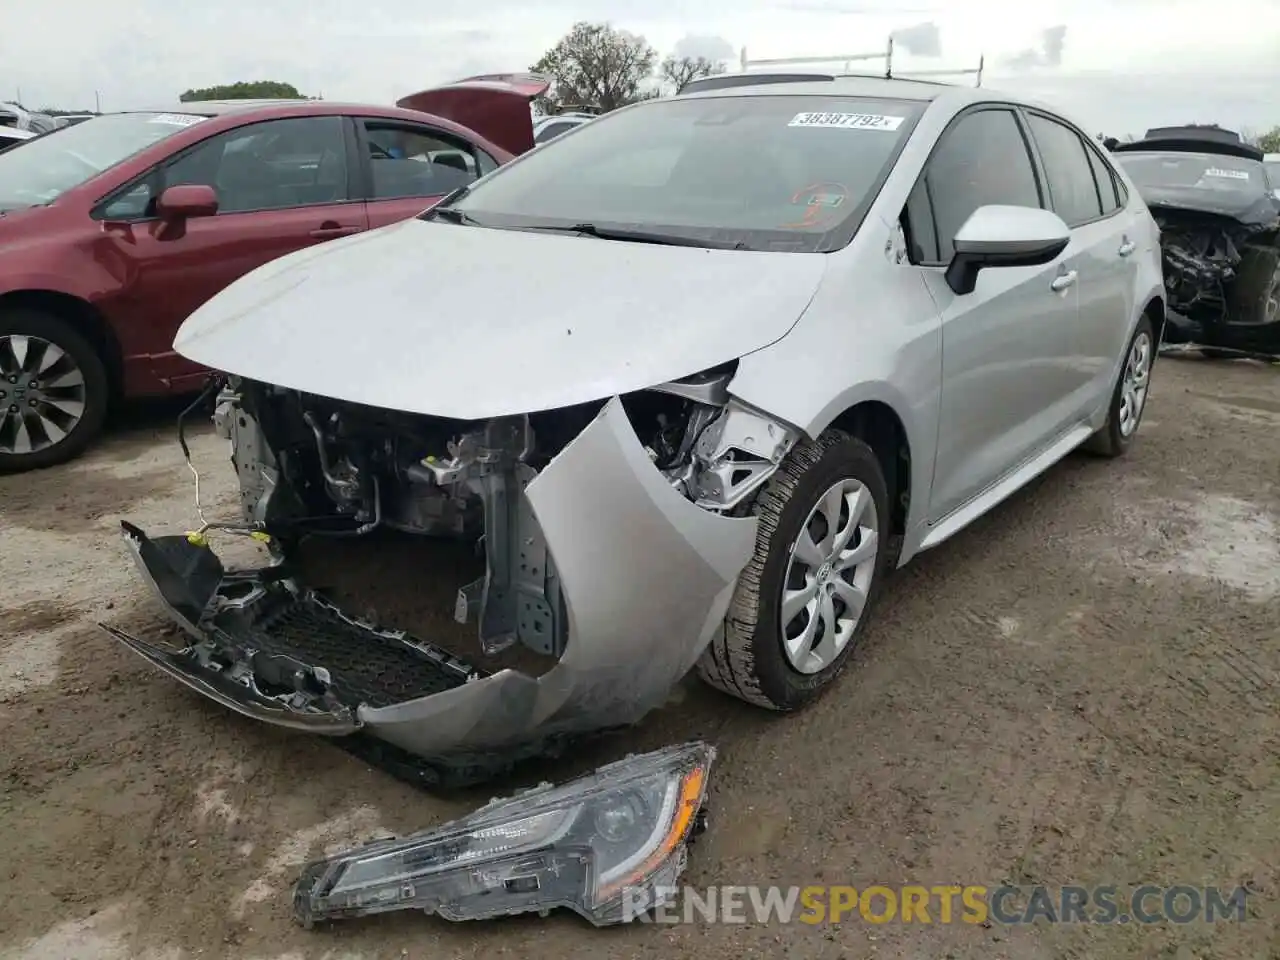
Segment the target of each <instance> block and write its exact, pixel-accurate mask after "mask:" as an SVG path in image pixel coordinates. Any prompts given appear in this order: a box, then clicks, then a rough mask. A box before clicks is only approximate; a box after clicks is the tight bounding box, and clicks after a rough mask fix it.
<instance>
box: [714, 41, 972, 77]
mask: <svg viewBox="0 0 1280 960" xmlns="http://www.w3.org/2000/svg"><path fill="white" fill-rule="evenodd" d="M867 60H883V61H884V72H883V73H877V74H866V75H873V76H883V77H884V78H885V79H886V80H894V79H899V80H914V79H916V78H917V77H957V76H960V77H963V76H970V77H974V81H975V82H974V86H975V87H980V86H982V74H983V71H984V70H985V69H986V63H987V58H986V55H985V54H983V55H982V56H981V57H979V59H978V66H977V67H976V68H975V67H970V68H968V69H958V70H912V71H911V72H910V73H894V72H893V36H892V35H890V37H889V42H888V43H887V44H885V48H884V49H883V50H877V51H876V52H875V53H833V54H829V55H825V56H817V57H771V58H769V59H762V60H753V59H751V58H749V57H748V56H747V48H746V47H743V48H742V55H741V57H740V58H739V62H740V64H741V66H742V70H743V72H744V73H745V72H748V71H750V70H751V68H752V67H781V66H795V65H798V64H805V63H843V64H844V74H843V75H844V76H863V75H864V74H857V73H854V72H852V71H850V69H849V65H850V64H851V63H858V62H864V61H867Z"/></svg>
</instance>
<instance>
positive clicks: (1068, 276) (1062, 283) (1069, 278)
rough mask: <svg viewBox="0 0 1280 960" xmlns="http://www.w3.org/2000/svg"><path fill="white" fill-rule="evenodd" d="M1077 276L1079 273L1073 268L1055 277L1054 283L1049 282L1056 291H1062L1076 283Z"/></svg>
mask: <svg viewBox="0 0 1280 960" xmlns="http://www.w3.org/2000/svg"><path fill="white" fill-rule="evenodd" d="M1077 276H1078V274H1077V273H1076V271H1074V270H1072V271H1071V272H1070V273H1064V274H1062V275H1061V276H1057V277H1054V279H1053V283H1051V284H1049V286H1050V287H1052V288H1053V290H1054V292H1055V293H1060V292H1061V291H1063V290H1065V289H1067V287H1069V286H1071V285H1072V284H1073V283H1075V282H1076V277H1077Z"/></svg>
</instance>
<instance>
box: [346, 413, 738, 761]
mask: <svg viewBox="0 0 1280 960" xmlns="http://www.w3.org/2000/svg"><path fill="white" fill-rule="evenodd" d="M525 495H526V496H527V497H528V499H529V502H530V505H531V507H532V509H533V512H534V515H535V517H536V518H537V521H538V524H539V526H540V527H541V529H542V532H543V535H544V537H545V538H546V542H547V547H548V550H549V552H550V554H551V556H552V558H553V559H554V560H555V564H556V569H557V571H558V572H559V575H560V578H561V584H562V590H563V593H564V597H565V601H566V607H567V609H568V614H569V640H568V646H567V649H566V651H565V653H564V655H563V656H562V657H561V659H560V662H559V663H558V664H557V665H556V666H555V667H553V668H552V669H551V670H550V671H548V672H547V673H545V674H543V675H542V676H541V677H538V678H536V679H535V678H532V677H529V676H526V675H525V674H522V673H519V672H516V671H513V670H503V671H501V672H499V673H496V674H493V675H492V676H488V677H484V678H481V679H477V680H473V681H471V682H469V683H467V684H465V685H463V686H461V687H458V688H456V689H454V690H449V691H446V692H444V693H438V694H434V695H432V696H429V697H422V698H419V699H416V700H409V701H406V702H403V703H398V704H395V705H393V706H389V707H381V708H369V707H361V708H360V710H359V717H360V719H361V721H362V722H363V723H364V725H365V728H366V730H368V731H369V732H372V733H374V734H376V735H377V736H379V737H381V738H382V739H384V740H387V741H388V742H390V743H394V744H395V745H397V746H399V747H402V748H403V749H405V750H408V751H410V752H412V753H415V754H419V755H434V754H440V753H446V752H449V751H451V750H455V749H458V748H465V749H475V748H483V747H489V746H497V745H501V744H503V743H509V742H512V741H515V740H522V739H525V738H526V737H528V736H530V735H535V736H541V735H544V734H552V733H557V732H568V731H581V730H591V729H597V728H604V727H608V726H615V725H622V724H628V723H634V722H635V721H637V720H639V719H640V718H641V717H642V716H644V715H645V714H646V713H648V712H649V711H650V710H652V709H653V708H655V707H657V706H659V705H660V704H662V703H663V701H664V700H665V699H666V697H667V695H668V694H669V692H670V690H671V688H672V686H673V685H674V684H675V683H676V682H678V681H679V680H680V678H681V677H682V676H684V674H685V673H687V672H688V670H689V669H690V668H691V667H692V666H693V664H694V663H695V661H696V660H697V658H698V656H699V655H700V654H701V653H702V650H703V649H704V648H705V647H706V645H707V644H708V643H709V642H710V640H711V638H712V636H713V635H714V634H715V632H716V631H717V630H719V629H721V626H722V624H723V621H724V616H725V613H726V611H727V609H728V605H729V600H730V598H731V597H732V594H733V590H734V587H735V585H736V583H737V578H738V574H739V573H740V572H741V571H742V568H743V567H744V566H746V563H747V561H748V560H749V559H750V557H751V554H752V551H753V549H754V547H755V540H756V526H757V521H756V520H755V519H754V518H735V517H724V516H720V515H716V514H713V513H709V512H707V511H705V510H703V509H701V508H700V507H697V506H694V505H693V504H692V503H690V502H689V501H688V500H686V499H685V498H684V497H683V496H681V495H680V494H679V493H678V492H677V491H676V490H675V489H673V488H672V487H671V485H670V484H669V483H668V482H667V481H666V479H665V478H664V477H663V476H662V474H661V473H659V472H658V471H657V470H656V469H655V468H654V466H653V464H652V463H651V462H650V460H649V458H648V456H647V455H646V453H645V451H644V448H643V446H642V445H641V443H640V440H639V438H638V437H637V436H636V433H635V430H634V429H633V428H632V426H631V423H630V421H629V420H628V419H627V415H626V412H625V411H624V410H623V407H622V403H621V401H620V400H618V399H617V398H614V399H613V400H611V401H609V403H608V404H606V405H605V407H604V408H603V409H602V410H601V412H600V413H599V415H598V416H597V417H596V418H595V420H593V421H592V423H591V424H590V425H589V426H588V427H587V428H586V429H585V430H583V431H582V433H581V434H579V435H578V436H577V437H576V438H575V439H574V440H573V442H571V443H570V444H569V445H568V446H567V447H565V449H564V450H563V451H561V453H560V454H559V456H557V457H556V458H555V459H554V460H553V461H552V462H551V463H550V464H549V465H548V466H547V467H546V468H545V469H544V470H543V471H542V472H541V473H540V474H539V475H538V476H537V477H536V478H535V479H534V480H533V481H532V482H531V483H530V484H529V485H528V486H527V487H526V489H525Z"/></svg>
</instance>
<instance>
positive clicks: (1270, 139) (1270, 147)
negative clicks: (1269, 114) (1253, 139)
mask: <svg viewBox="0 0 1280 960" xmlns="http://www.w3.org/2000/svg"><path fill="white" fill-rule="evenodd" d="M1258 146H1259V147H1261V148H1262V152H1263V153H1280V127H1272V128H1271V129H1270V130H1268V131H1267V132H1266V133H1264V134H1263V135H1262V136H1260V137H1259V138H1258Z"/></svg>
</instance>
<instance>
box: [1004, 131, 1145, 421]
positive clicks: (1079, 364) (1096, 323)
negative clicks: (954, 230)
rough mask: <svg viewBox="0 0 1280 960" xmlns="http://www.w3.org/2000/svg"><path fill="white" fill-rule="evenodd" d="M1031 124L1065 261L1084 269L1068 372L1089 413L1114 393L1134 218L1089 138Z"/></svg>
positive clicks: (1129, 289)
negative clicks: (1064, 239)
mask: <svg viewBox="0 0 1280 960" xmlns="http://www.w3.org/2000/svg"><path fill="white" fill-rule="evenodd" d="M1027 121H1028V129H1029V130H1030V132H1031V134H1032V137H1033V140H1034V142H1035V144H1036V146H1037V148H1038V151H1039V156H1040V159H1041V163H1042V165H1043V167H1044V171H1045V179H1046V182H1047V186H1048V188H1049V197H1050V201H1051V205H1052V208H1053V210H1054V212H1056V213H1057V214H1058V215H1059V216H1060V217H1062V219H1063V220H1064V221H1066V223H1067V224H1068V225H1069V226H1070V227H1071V228H1072V230H1071V234H1072V239H1071V248H1070V249H1069V251H1068V253H1069V254H1070V258H1069V264H1068V266H1069V269H1072V270H1075V271H1077V272H1078V274H1079V287H1080V293H1079V297H1080V319H1079V322H1078V323H1076V324H1074V325H1073V326H1072V330H1071V340H1070V345H1069V346H1070V349H1069V353H1068V355H1067V357H1066V360H1067V366H1066V373H1067V375H1068V376H1069V378H1070V382H1071V390H1072V394H1073V395H1074V405H1073V407H1074V410H1075V412H1076V414H1077V416H1078V417H1084V416H1087V415H1089V414H1092V413H1093V412H1095V411H1096V409H1097V408H1098V406H1099V405H1100V404H1101V403H1103V402H1105V400H1106V398H1108V397H1109V396H1110V394H1111V387H1112V383H1111V381H1112V379H1113V373H1114V366H1115V364H1114V360H1115V358H1116V356H1117V355H1118V354H1117V351H1118V350H1119V349H1121V348H1120V347H1117V346H1115V338H1116V331H1123V330H1124V329H1125V328H1126V327H1127V325H1128V318H1129V317H1130V316H1132V304H1131V302H1130V301H1131V300H1132V297H1133V295H1134V294H1133V290H1134V288H1135V286H1136V284H1134V283H1133V282H1132V279H1133V268H1134V266H1135V262H1134V261H1133V260H1132V258H1131V256H1130V255H1128V254H1126V252H1125V251H1126V249H1127V247H1126V245H1127V244H1128V242H1129V240H1130V235H1131V234H1132V233H1133V231H1134V223H1133V218H1132V216H1131V215H1129V214H1127V213H1125V212H1123V211H1121V210H1120V205H1119V199H1118V196H1117V188H1116V186H1115V182H1114V179H1113V177H1112V176H1111V173H1110V170H1109V168H1107V166H1106V163H1105V161H1104V160H1103V159H1102V156H1101V154H1100V153H1099V152H1098V151H1097V150H1096V149H1094V148H1093V146H1092V145H1091V144H1090V143H1089V142H1088V138H1087V137H1084V136H1082V135H1081V134H1080V133H1079V132H1078V131H1076V130H1073V129H1072V128H1071V127H1069V126H1067V125H1066V124H1064V123H1061V122H1060V121H1058V120H1057V119H1055V118H1052V117H1049V116H1047V115H1045V114H1041V113H1036V112H1028V114H1027ZM1123 336H1124V334H1123V333H1121V334H1120V337H1121V338H1122V339H1123Z"/></svg>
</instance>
